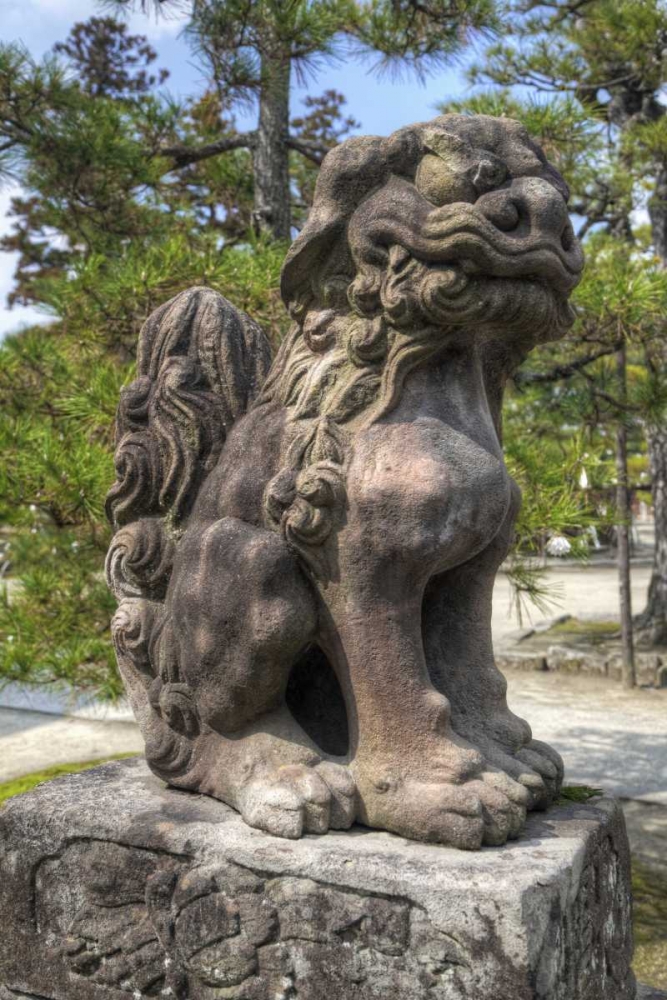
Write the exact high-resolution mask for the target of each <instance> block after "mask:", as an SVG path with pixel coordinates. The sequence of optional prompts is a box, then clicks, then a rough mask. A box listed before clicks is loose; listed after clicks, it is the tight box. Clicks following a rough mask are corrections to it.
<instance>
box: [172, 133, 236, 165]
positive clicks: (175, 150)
mask: <svg viewBox="0 0 667 1000" xmlns="http://www.w3.org/2000/svg"><path fill="white" fill-rule="evenodd" d="M255 139H256V133H255V132H244V133H243V134H242V135H235V136H226V137H223V138H222V139H216V141H215V142H209V143H206V145H204V146H163V147H162V148H161V149H158V151H157V152H158V155H159V156H166V157H168V158H169V159H171V160H173V161H174V164H173V166H172V167H171V169H172V170H179V169H180V168H181V167H188V166H190V164H191V163H199V162H201V160H208V159H210V157H212V156H219V155H220V153H229V152H230V151H231V150H233V149H252V148H253V146H254V145H255Z"/></svg>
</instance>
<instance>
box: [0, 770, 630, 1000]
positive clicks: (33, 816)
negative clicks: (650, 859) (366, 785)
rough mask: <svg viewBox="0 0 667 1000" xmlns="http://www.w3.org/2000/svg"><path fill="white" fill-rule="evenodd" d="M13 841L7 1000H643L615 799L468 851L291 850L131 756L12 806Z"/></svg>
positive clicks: (312, 840)
mask: <svg viewBox="0 0 667 1000" xmlns="http://www.w3.org/2000/svg"><path fill="white" fill-rule="evenodd" d="M0 845H1V847H0V926H1V927H2V934H1V935H0V996H1V997H3V1000H17V998H24V997H26V996H27V997H29V998H31V1000H33V998H35V1000H123V998H128V1000H129V998H132V1000H140V998H143V997H172V998H174V997H175V998H179V1000H223V998H224V1000H538V998H539V1000H634V998H635V982H634V977H633V975H632V973H631V971H630V958H631V943H630V887H629V854H628V846H627V839H626V835H625V828H624V825H623V817H622V814H621V812H620V809H619V808H618V806H617V805H616V804H615V803H614V802H613V801H610V800H603V799H601V800H596V801H595V804H590V803H589V804H587V805H571V806H565V807H558V808H555V809H553V810H551V811H550V812H549V813H547V814H544V815H542V816H535V817H533V818H532V819H531V820H530V822H529V824H528V829H527V832H526V835H525V837H524V838H523V839H522V840H520V841H518V842H516V843H513V844H511V845H509V846H506V847H502V848H487V849H484V850H482V851H480V852H477V853H470V854H466V853H463V852H459V851H456V850H451V849H448V848H443V847H437V846H425V845H421V844H417V843H411V842H408V841H405V840H402V839H400V838H398V837H394V836H392V835H390V834H385V833H376V832H372V831H369V830H364V829H362V828H355V829H353V830H352V831H347V832H341V833H330V834H327V835H326V836H324V837H315V836H311V837H307V838H305V839H304V840H301V841H285V840H279V839H276V838H273V837H270V836H268V835H267V834H264V833H260V832H259V831H256V830H250V829H249V828H248V827H247V826H245V825H244V823H243V822H242V821H241V820H240V818H239V817H238V816H237V815H236V814H235V813H234V812H233V811H232V810H231V809H228V808H227V807H226V806H224V805H222V804H220V803H218V802H215V801H213V800H212V799H208V798H205V797H201V796H196V795H192V794H189V793H185V792H177V791H173V790H168V789H166V788H165V787H164V786H163V785H162V783H161V782H159V781H158V780H157V779H156V778H154V777H152V776H151V775H150V774H149V772H148V770H147V768H146V766H145V764H144V762H143V761H141V760H126V761H122V762H119V763H115V764H107V765H104V766H102V767H98V768H95V769H94V770H92V771H88V772H85V773H83V774H79V775H72V776H68V777H66V778H62V779H59V780H58V781H54V782H51V783H50V784H48V785H44V786H42V787H41V788H39V789H37V790H35V791H33V792H30V793H29V794H27V795H24V796H21V797H19V798H17V799H14V800H12V801H11V802H9V803H8V805H7V806H6V807H5V808H4V810H2V812H0ZM3 991H4V992H3Z"/></svg>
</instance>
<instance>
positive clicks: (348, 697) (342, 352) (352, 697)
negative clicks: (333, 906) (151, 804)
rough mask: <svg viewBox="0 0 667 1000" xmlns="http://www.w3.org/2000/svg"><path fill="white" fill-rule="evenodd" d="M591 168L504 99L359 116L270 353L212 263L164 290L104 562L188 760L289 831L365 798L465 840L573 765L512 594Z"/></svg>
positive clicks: (123, 423)
mask: <svg viewBox="0 0 667 1000" xmlns="http://www.w3.org/2000/svg"><path fill="white" fill-rule="evenodd" d="M567 197H568V191H567V188H566V185H565V184H564V182H563V180H562V178H561V177H560V175H559V174H558V173H557V171H556V170H555V169H554V168H553V167H552V166H550V165H549V163H548V162H547V161H546V159H545V157H544V154H543V153H542V151H541V150H540V148H539V147H538V146H536V145H535V143H534V142H532V141H531V140H530V138H529V137H528V135H527V133H526V131H525V129H524V128H523V127H522V126H521V125H520V124H518V123H517V122H515V121H511V120H509V119H505V118H500V119H496V118H490V117H484V116H474V117H468V116H461V115H445V116H442V117H439V118H435V119H433V120H432V121H429V122H426V123H423V124H417V125H413V126H411V127H409V128H404V129H401V130H400V131H398V132H395V133H394V134H393V135H391V136H389V138H378V137H373V136H372V137H364V138H353V139H349V140H347V141H346V142H344V143H343V144H342V145H340V146H339V147H338V148H336V149H334V150H333V151H332V152H330V153H329V155H328V156H327V157H326V159H325V161H324V163H323V165H322V170H321V173H320V176H319V180H318V183H317V189H316V194H315V201H314V205H313V209H312V211H311V213H310V216H309V219H308V222H307V224H306V226H305V228H304V229H303V231H302V232H301V233H300V235H299V236H298V238H297V239H296V240H295V242H294V244H293V246H292V247H291V249H290V251H289V253H288V254H287V258H286V260H285V264H284V268H283V272H282V295H283V299H284V301H285V304H286V306H287V309H288V310H289V313H290V316H291V317H292V320H293V324H292V327H291V330H290V332H289V335H288V336H287V337H286V339H285V341H284V343H283V344H282V346H281V348H280V350H279V351H278V353H277V355H276V357H275V359H274V360H273V362H272V361H271V357H270V350H269V346H268V344H267V341H266V339H265V337H264V335H263V334H262V332H261V330H260V329H259V327H258V326H257V325H256V324H255V323H254V322H253V321H252V319H250V318H249V317H248V316H246V315H245V314H244V313H242V312H240V311H239V310H237V309H236V308H235V307H234V306H233V305H231V303H229V302H228V301H227V300H226V299H224V298H223V297H222V296H221V295H219V294H218V293H217V292H215V291H212V290H211V289H209V288H193V289H190V290H189V291H186V292H183V293H182V294H180V295H178V296H176V298H174V299H172V300H171V301H170V302H168V303H166V305H163V306H162V307H161V308H159V309H158V310H157V311H156V312H155V313H153V315H152V316H150V318H149V319H148V320H147V322H146V324H145V326H144V328H143V330H142V333H141V339H140V343H139V351H138V375H137V378H136V380H135V381H134V382H133V383H132V384H131V385H130V386H128V388H126V389H125V390H124V391H123V394H122V398H121V401H120V407H119V412H118V423H117V428H118V437H117V452H116V469H117V481H116V483H115V485H114V486H113V488H112V489H111V492H110V494H109V498H108V512H109V517H110V519H111V521H112V523H113V525H114V527H115V529H116V534H115V536H114V538H113V542H112V545H111V549H110V552H109V557H108V564H107V569H108V578H109V583H110V586H111V587H112V589H113V591H114V593H115V594H116V595H117V597H118V599H119V601H120V606H119V609H118V612H117V614H116V615H115V618H114V621H113V634H114V639H115V644H116V648H117V652H118V662H119V666H120V670H121V672H122V675H123V678H124V681H125V684H126V686H127V691H128V694H129V697H130V699H131V702H132V706H133V709H134V711H135V713H136V716H137V719H138V721H139V723H140V725H141V728H142V731H143V734H144V736H145V740H146V756H147V759H148V762H149V764H150V766H151V768H152V770H153V771H154V772H155V773H156V774H157V775H159V776H160V777H161V778H163V779H164V780H165V781H167V782H169V784H171V785H173V786H175V787H177V788H183V789H192V790H195V791H198V792H203V793H205V794H207V795H212V796H215V797H216V798H219V799H221V800H222V801H224V802H226V803H228V804H229V805H230V806H233V807H234V808H235V809H237V810H238V811H239V812H240V813H241V815H242V816H243V818H244V819H245V821H246V822H247V823H249V824H250V825H251V826H254V827H259V828H260V829H262V830H265V831H268V832H270V833H272V834H276V835H278V836H282V837H292V838H295V837H300V836H301V835H302V834H304V833H324V832H325V831H326V830H328V829H329V828H346V827H349V826H350V825H351V824H352V823H353V822H355V821H356V822H359V823H362V824H365V825H366V826H370V827H375V828H379V829H383V830H389V831H393V832H394V833H397V834H400V835H402V836H404V837H409V838H415V839H419V840H424V841H434V842H438V843H441V844H448V845H453V846H456V847H460V848H468V849H475V848H479V847H480V846H481V845H482V844H502V843H503V842H504V841H505V840H506V839H507V838H511V837H516V836H517V835H518V834H519V833H520V831H521V829H522V824H523V822H524V819H525V815H526V810H528V809H539V808H544V807H546V806H547V805H548V804H549V803H550V802H552V801H553V799H554V797H555V796H556V795H557V794H558V790H559V786H560V783H561V779H562V763H561V760H560V758H559V756H558V754H557V753H556V752H555V751H554V750H552V749H551V748H550V747H548V746H546V745H545V744H544V743H540V742H537V741H536V740H533V739H532V735H531V730H530V728H529V726H528V724H527V723H526V722H524V721H522V720H521V719H519V718H517V716H516V715H514V714H513V713H512V712H511V711H510V710H509V708H508V706H507V702H506V697H505V691H506V683H505V681H504V678H503V677H502V675H501V674H500V673H499V671H498V669H497V668H496V666H495V663H494V658H493V650H492V643H491V626H490V622H491V597H492V589H493V582H494V577H495V573H496V570H497V568H498V566H499V565H500V563H501V561H502V560H503V558H504V557H505V555H506V554H507V552H508V547H509V545H510V541H511V535H512V527H513V522H514V520H515V517H516V514H517V510H518V507H519V503H520V495H519V490H518V488H517V486H516V484H515V483H513V481H512V480H511V478H510V477H509V475H508V473H507V470H506V468H505V466H504V464H503V457H502V450H501V444H500V409H501V400H502V393H503V385H504V383H505V380H506V379H507V377H508V375H509V373H510V372H511V371H512V370H513V369H514V368H515V367H516V366H517V365H518V364H519V363H520V362H521V361H522V359H523V358H524V357H525V356H526V353H527V352H528V351H529V350H530V349H531V348H532V347H533V346H534V345H535V344H537V343H540V342H543V341H546V340H552V339H555V338H558V337H560V336H561V335H562V334H563V332H564V331H565V330H566V329H567V327H568V326H569V325H570V323H571V322H572V313H571V309H570V306H569V305H568V296H569V293H570V292H571V291H572V289H573V287H574V286H575V285H576V283H577V281H578V279H579V276H580V273H581V269H582V253H581V249H580V247H579V244H578V243H577V240H576V239H575V237H574V234H573V230H572V226H571V223H570V221H569V218H568V214H567V207H566V203H567Z"/></svg>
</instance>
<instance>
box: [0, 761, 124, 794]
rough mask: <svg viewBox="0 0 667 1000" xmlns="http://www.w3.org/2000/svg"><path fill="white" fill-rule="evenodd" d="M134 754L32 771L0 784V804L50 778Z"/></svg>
mask: <svg viewBox="0 0 667 1000" xmlns="http://www.w3.org/2000/svg"><path fill="white" fill-rule="evenodd" d="M136 756H137V755H136V753H120V754H116V755H115V756H114V757H101V758H100V759H99V760H86V761H80V762H77V763H73V764H54V765H53V767H47V768H45V769H44V770H43V771H33V772H32V774H24V775H23V776H22V777H20V778H12V779H11V781H2V782H0V802H5V801H6V800H7V799H11V798H12V797H13V796H14V795H23V793H24V792H29V791H30V790H31V789H32V788H35V787H36V785H41V784H43V783H44V782H45V781H51V779H52V778H59V777H60V776H61V775H63V774H78V772H79V771H87V770H89V768H91V767H97V765H98V764H106V763H107V762H108V761H110V760H122V759H124V758H125V757H136Z"/></svg>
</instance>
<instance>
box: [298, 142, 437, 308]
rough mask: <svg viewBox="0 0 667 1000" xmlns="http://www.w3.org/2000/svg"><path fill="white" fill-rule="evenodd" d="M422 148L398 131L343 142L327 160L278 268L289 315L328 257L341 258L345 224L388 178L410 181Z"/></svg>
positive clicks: (332, 151) (345, 253) (304, 294)
mask: <svg viewBox="0 0 667 1000" xmlns="http://www.w3.org/2000/svg"><path fill="white" fill-rule="evenodd" d="M422 148H423V147H422V145H421V142H420V137H419V136H418V133H417V132H416V131H415V130H414V129H400V130H399V131H398V132H395V133H394V134H393V135H390V136H389V138H386V139H385V138H381V137H379V136H360V137H355V138H353V139H348V140H347V141H346V142H343V143H341V145H340V146H336V147H335V149H332V150H331V152H330V153H328V154H327V156H326V157H325V159H324V162H323V163H322V167H321V169H320V173H319V176H318V178H317V185H316V187H315V198H314V200H313V207H312V209H311V211H310V214H309V216H308V221H307V222H306V225H305V226H304V227H303V229H302V230H301V232H300V233H299V235H298V236H297V238H296V239H295V241H294V243H293V244H292V246H291V247H290V249H289V251H288V253H287V256H286V258H285V263H284V264H283V269H282V274H281V278H280V291H281V295H282V298H283V301H284V302H285V305H286V306H287V307H288V308H290V309H291V311H292V312H294V305H295V303H298V302H299V301H303V300H304V299H305V298H307V297H308V296H309V294H310V292H309V290H310V288H311V287H312V284H313V283H315V282H316V281H317V279H318V276H319V275H320V273H321V269H322V267H323V266H324V265H325V263H327V262H328V261H329V260H330V258H331V257H332V256H333V257H336V258H340V259H342V258H347V251H346V249H345V248H343V247H342V246H341V241H342V240H345V239H346V227H347V221H348V219H349V218H350V216H351V215H352V213H353V212H354V210H355V209H356V208H357V207H358V206H359V205H360V204H361V202H362V201H363V200H364V198H366V196H367V195H368V194H370V193H371V191H374V190H375V189H376V188H378V187H381V186H382V185H383V184H386V183H387V181H388V180H389V177H390V175H391V174H392V173H410V172H411V173H412V174H413V175H414V170H415V169H416V166H417V163H418V162H419V156H420V153H421V151H422ZM339 263H340V261H339ZM338 269H339V268H338Z"/></svg>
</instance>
